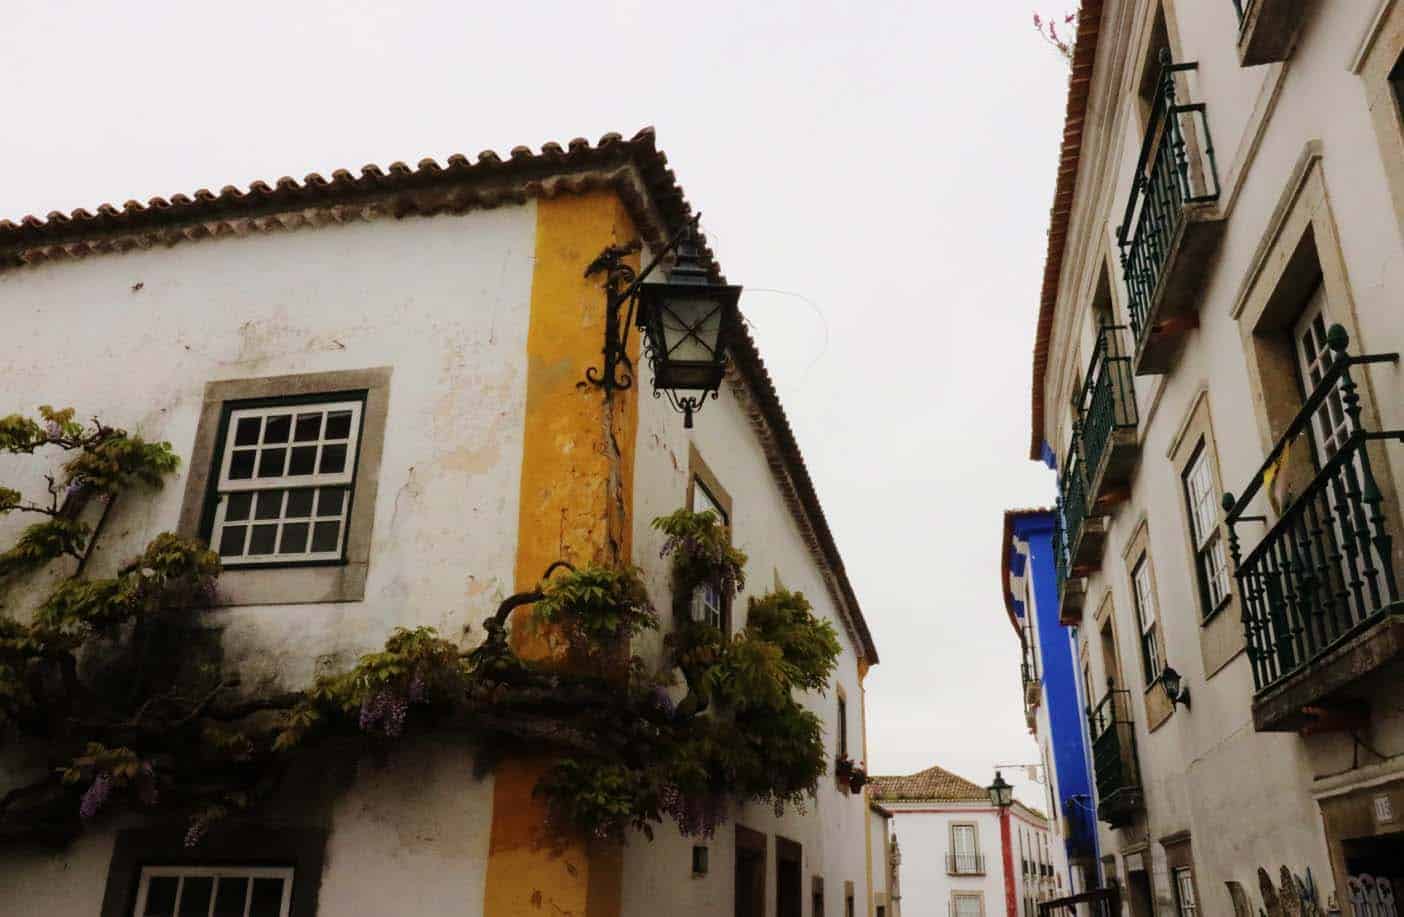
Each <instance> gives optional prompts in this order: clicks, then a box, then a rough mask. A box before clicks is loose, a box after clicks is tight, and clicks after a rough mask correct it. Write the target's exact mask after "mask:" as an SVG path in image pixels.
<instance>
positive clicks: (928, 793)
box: [871, 766, 1062, 917]
mask: <svg viewBox="0 0 1404 917" xmlns="http://www.w3.org/2000/svg"><path fill="white" fill-rule="evenodd" d="M871 793H872V795H873V798H874V800H875V801H877V802H878V803H879V804H880V805H881V806H882V807H883V808H884V809H886V810H887V811H889V812H891V813H892V831H893V833H894V834H896V835H897V837H898V838H899V839H900V842H901V850H902V886H901V887H902V907H903V910H904V911H905V912H906V913H907V914H940V915H951V917H995V915H1005V917H1036V915H1037V905H1038V903H1039V902H1040V901H1046V900H1048V899H1050V898H1054V897H1057V892H1058V890H1059V889H1060V887H1061V884H1062V880H1061V877H1060V875H1059V871H1058V870H1056V869H1055V867H1054V856H1055V845H1056V844H1060V843H1061V838H1056V837H1055V836H1054V835H1053V833H1052V831H1051V830H1050V828H1049V824H1048V819H1047V817H1046V816H1044V814H1043V813H1042V812H1039V811H1037V810H1035V809H1032V808H1029V807H1028V806H1026V805H1024V804H1023V803H1021V802H1018V801H1015V802H1014V803H1013V805H1011V806H1009V807H1008V808H1006V809H1004V810H1001V809H999V808H997V807H996V806H994V805H993V804H992V803H991V801H990V794H989V791H988V790H987V789H986V788H985V787H982V786H978V785H976V784H974V783H972V782H971V781H969V780H966V779H965V778H963V777H960V776H958V775H956V774H953V773H951V772H950V771H948V770H945V769H944V768H941V767H936V766H933V767H929V768H927V769H926V770H924V771H919V772H917V773H915V774H911V775H909V776H906V777H873V778H872V790H871Z"/></svg>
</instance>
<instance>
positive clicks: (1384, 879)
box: [1342, 832, 1404, 917]
mask: <svg viewBox="0 0 1404 917" xmlns="http://www.w3.org/2000/svg"><path fill="white" fill-rule="evenodd" d="M1342 847H1343V848H1344V852H1345V866H1346V876H1347V878H1346V890H1345V894H1344V895H1343V896H1342V897H1344V898H1345V899H1346V900H1347V901H1349V902H1350V903H1351V906H1352V907H1353V908H1354V913H1355V914H1356V915H1357V917H1361V915H1376V914H1379V915H1388V917H1395V915H1397V914H1398V913H1399V911H1398V905H1397V904H1396V903H1395V902H1396V901H1398V899H1399V897H1400V896H1401V895H1404V832H1399V833H1396V834H1385V835H1381V836H1379V837H1370V838H1361V839H1359V840H1353V841H1346V842H1345V843H1344V844H1343V845H1342Z"/></svg>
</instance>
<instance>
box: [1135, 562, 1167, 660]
mask: <svg viewBox="0 0 1404 917" xmlns="http://www.w3.org/2000/svg"><path fill="white" fill-rule="evenodd" d="M1131 588H1132V592H1133V593H1134V595H1133V596H1132V599H1133V601H1132V604H1134V605H1135V606H1136V626H1137V629H1138V631H1139V632H1140V637H1141V646H1142V650H1141V661H1142V663H1150V666H1149V668H1148V670H1147V671H1146V672H1145V673H1144V675H1145V678H1146V686H1147V687H1149V686H1150V684H1151V683H1152V682H1154V681H1155V680H1156V679H1157V678H1159V677H1160V673H1161V672H1163V671H1165V660H1164V659H1163V658H1161V648H1160V640H1159V634H1157V633H1156V632H1155V625H1156V616H1155V584H1154V583H1153V582H1152V581H1151V568H1150V555H1149V554H1142V555H1141V556H1140V558H1139V559H1138V560H1137V561H1136V565H1135V566H1134V567H1132V568H1131ZM1147 641H1149V645H1150V647H1151V652H1150V653H1147V652H1146V651H1145V649H1144V648H1145V646H1146V644H1147ZM1152 670H1153V671H1152Z"/></svg>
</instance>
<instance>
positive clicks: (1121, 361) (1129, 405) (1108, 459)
mask: <svg viewBox="0 0 1404 917" xmlns="http://www.w3.org/2000/svg"><path fill="white" fill-rule="evenodd" d="M1127 330H1128V329H1127V328H1126V326H1125V325H1104V326H1103V327H1102V328H1101V330H1100V331H1099V332H1098V334H1097V343H1096V345H1095V346H1094V347H1093V348H1092V359H1091V361H1089V363H1088V364H1087V375H1086V376H1085V377H1084V378H1085V379H1086V381H1085V382H1084V383H1083V386H1082V397H1081V398H1080V399H1079V401H1078V404H1079V405H1080V406H1081V409H1080V411H1079V414H1080V415H1081V417H1080V419H1081V424H1080V428H1081V432H1082V457H1083V460H1084V462H1085V464H1084V466H1083V467H1084V468H1086V476H1087V500H1088V502H1089V503H1090V504H1091V505H1092V506H1094V507H1101V508H1105V507H1107V506H1109V505H1111V504H1114V503H1116V502H1119V500H1120V499H1122V498H1124V497H1125V496H1126V486H1127V484H1128V483H1130V480H1131V472H1132V471H1133V470H1134V468H1135V464H1136V457H1137V454H1138V453H1139V446H1138V444H1137V440H1136V422H1137V419H1138V418H1137V415H1136V388H1135V385H1134V383H1133V382H1132V378H1133V375H1134V374H1133V373H1132V371H1131V355H1130V348H1129V347H1128V346H1127V342H1126V339H1125V332H1126V331H1127Z"/></svg>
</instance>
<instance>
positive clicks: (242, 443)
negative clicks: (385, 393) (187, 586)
mask: <svg viewBox="0 0 1404 917" xmlns="http://www.w3.org/2000/svg"><path fill="white" fill-rule="evenodd" d="M362 406H363V402H362V401H359V400H337V401H327V402H320V403H312V404H283V405H275V406H271V407H269V406H263V407H247V408H240V407H235V408H232V409H231V410H230V412H229V418H228V424H227V431H226V433H225V439H224V443H223V450H222V453H221V456H220V460H219V469H218V477H217V479H216V485H215V487H216V490H217V496H218V503H217V506H216V509H215V515H214V524H213V528H212V531H211V533H210V544H211V545H213V546H214V548H215V550H216V551H218V552H219V556H220V560H221V561H222V562H223V563H224V565H225V566H228V567H233V566H239V565H245V564H263V563H318V562H320V563H328V562H336V561H339V560H341V558H342V552H343V548H344V547H345V541H346V520H347V517H348V516H349V514H350V506H351V498H352V491H353V489H354V486H355V473H356V454H357V446H358V445H359V439H360V430H361V411H362Z"/></svg>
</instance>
